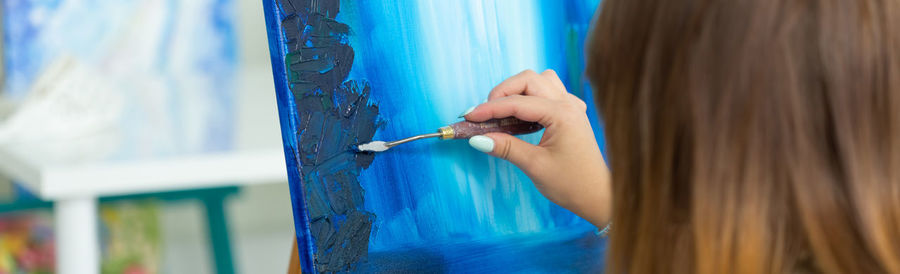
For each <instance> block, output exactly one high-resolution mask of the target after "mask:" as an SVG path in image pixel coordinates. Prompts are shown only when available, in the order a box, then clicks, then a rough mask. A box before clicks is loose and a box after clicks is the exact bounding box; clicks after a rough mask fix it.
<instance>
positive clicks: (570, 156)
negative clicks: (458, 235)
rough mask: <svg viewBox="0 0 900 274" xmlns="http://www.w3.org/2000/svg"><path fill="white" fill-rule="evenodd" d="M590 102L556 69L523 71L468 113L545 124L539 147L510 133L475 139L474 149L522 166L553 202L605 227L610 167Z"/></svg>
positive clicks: (473, 117) (471, 116)
mask: <svg viewBox="0 0 900 274" xmlns="http://www.w3.org/2000/svg"><path fill="white" fill-rule="evenodd" d="M586 109H587V107H586V105H585V104H584V101H581V99H578V97H575V96H574V95H572V94H570V93H568V92H567V91H566V87H565V86H564V85H563V83H562V81H560V80H559V76H557V75H556V72H554V71H552V70H546V71H544V72H543V73H541V74H538V73H535V72H534V71H531V70H526V71H523V72H522V73H519V74H518V75H516V76H513V77H510V78H509V79H506V80H505V81H503V82H502V83H500V84H499V85H497V87H495V88H494V89H493V90H492V91H491V94H490V95H489V97H488V102H486V103H484V104H481V105H479V106H477V107H476V108H474V109H472V110H471V111H470V112H468V113H466V114H464V116H465V118H466V120H469V121H473V122H482V121H485V120H488V119H492V118H506V117H510V116H514V117H516V118H519V119H521V120H524V121H529V122H538V123H540V124H541V125H543V126H544V127H545V130H544V135H543V137H542V138H541V142H540V144H538V145H537V146H535V145H532V144H529V143H527V142H525V141H522V140H520V139H518V138H516V137H513V136H510V135H508V134H504V133H489V134H486V135H484V136H475V137H472V138H471V139H469V144H471V145H472V147H474V148H476V149H478V150H480V151H482V152H486V153H488V154H490V155H493V156H496V157H500V158H503V159H506V160H509V161H510V162H512V163H513V164H515V165H516V166H518V167H519V168H520V169H522V171H524V172H525V174H527V175H528V177H530V178H531V180H532V181H534V185H535V186H536V187H537V189H538V190H540V191H541V193H542V194H544V196H546V197H547V199H550V201H552V202H554V203H556V204H558V205H560V206H562V207H564V208H566V209H568V210H571V211H572V212H573V213H575V214H577V215H579V216H581V217H582V218H585V219H586V220H588V221H589V222H591V223H592V224H594V225H596V226H598V227H603V226H605V225H606V224H607V222H608V221H609V218H610V208H611V205H612V201H611V195H610V193H611V188H610V175H609V168H608V167H607V166H606V162H605V161H604V160H603V156H602V155H601V154H600V148H599V147H598V146H597V142H596V139H594V131H593V130H592V129H591V124H590V122H589V120H588V117H587V114H586V113H585V111H586Z"/></svg>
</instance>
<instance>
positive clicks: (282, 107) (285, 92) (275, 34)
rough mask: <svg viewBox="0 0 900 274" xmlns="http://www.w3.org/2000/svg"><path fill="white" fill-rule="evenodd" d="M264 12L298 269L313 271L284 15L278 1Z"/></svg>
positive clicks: (271, 0)
mask: <svg viewBox="0 0 900 274" xmlns="http://www.w3.org/2000/svg"><path fill="white" fill-rule="evenodd" d="M262 2H263V12H264V15H265V18H266V33H267V36H268V40H269V41H268V42H269V56H270V58H271V62H272V76H273V80H274V82H275V95H276V99H277V104H278V120H279V122H280V125H281V137H282V142H283V144H284V158H285V162H286V166H287V173H288V185H289V187H290V192H291V193H290V195H291V206H292V209H293V216H294V230H295V237H296V240H297V248H298V251H299V252H298V255H299V257H300V258H299V260H300V268H301V271H302V272H307V273H315V272H317V271H316V266H315V263H314V259H315V245H314V243H313V239H312V235H311V234H310V231H309V223H310V222H309V216H308V214H307V209H306V199H305V197H303V192H302V190H301V189H298V188H300V187H302V185H303V179H302V177H301V175H300V173H299V169H298V168H297V167H298V165H297V154H296V151H295V148H296V144H297V142H296V139H295V136H296V132H297V130H296V129H295V126H296V125H295V124H294V123H293V121H294V120H295V118H296V117H297V114H296V110H295V109H294V106H293V104H292V102H293V98H292V95H291V92H290V88H289V87H288V83H287V78H286V75H287V70H286V68H285V63H284V62H285V61H284V60H285V51H286V46H285V43H284V35H283V29H282V26H281V20H278V19H279V18H281V17H283V15H282V12H281V8H280V7H279V6H278V3H277V0H262Z"/></svg>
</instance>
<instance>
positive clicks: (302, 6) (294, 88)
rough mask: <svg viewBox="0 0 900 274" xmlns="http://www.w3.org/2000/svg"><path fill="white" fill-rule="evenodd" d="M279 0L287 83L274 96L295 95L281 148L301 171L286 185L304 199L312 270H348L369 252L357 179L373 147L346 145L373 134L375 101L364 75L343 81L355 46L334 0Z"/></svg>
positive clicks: (367, 218)
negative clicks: (289, 136) (360, 149)
mask: <svg viewBox="0 0 900 274" xmlns="http://www.w3.org/2000/svg"><path fill="white" fill-rule="evenodd" d="M278 3H279V4H280V5H279V6H280V7H281V9H280V12H279V13H278V14H280V15H281V17H280V18H279V19H280V25H281V27H282V35H283V37H284V38H285V40H283V41H284V43H283V46H286V51H285V52H286V54H284V59H283V62H284V67H281V68H279V71H284V72H285V73H286V75H287V77H286V78H284V79H279V80H283V81H286V82H287V84H288V87H289V91H290V95H289V96H281V97H280V98H279V99H285V97H290V98H293V103H294V105H293V110H294V111H293V112H291V114H296V116H293V117H292V118H291V119H290V120H291V121H288V123H291V124H292V125H291V127H290V128H292V129H294V128H296V131H294V132H291V134H292V135H293V134H296V136H297V137H296V139H290V141H291V143H290V145H289V146H288V149H287V150H288V151H289V152H290V154H289V155H291V154H292V155H294V156H295V157H296V159H295V160H294V161H293V162H292V164H295V166H291V167H292V168H293V167H296V168H297V169H298V170H299V173H300V174H299V175H300V180H299V182H300V184H299V185H296V184H294V185H292V192H294V193H296V191H297V190H300V192H302V196H303V198H304V199H305V202H306V203H305V212H304V213H303V214H302V216H304V217H305V220H304V221H306V222H308V223H309V224H308V226H307V227H304V228H305V229H308V234H309V235H310V237H309V238H307V241H308V242H307V243H306V244H307V246H308V247H312V255H313V258H312V263H313V264H312V268H311V270H313V271H327V272H333V271H347V270H351V268H352V267H353V266H355V264H356V263H357V262H359V261H360V259H362V258H364V257H365V256H366V255H367V254H368V245H369V235H370V233H371V230H372V223H373V221H374V219H375V215H374V214H373V213H371V212H368V211H365V210H363V198H364V197H363V195H364V191H363V189H362V187H361V186H360V184H359V180H358V179H357V177H359V172H360V170H362V169H363V168H365V167H368V166H369V164H370V163H371V162H372V160H373V158H374V155H372V154H362V153H355V152H354V151H352V150H350V149H349V148H352V147H353V146H354V145H355V144H359V143H361V142H366V141H370V140H371V139H372V136H373V135H374V134H375V128H376V127H377V125H378V121H377V117H378V107H377V106H376V105H374V104H372V103H370V100H369V93H370V87H369V86H368V84H367V83H365V82H358V81H352V80H351V81H346V79H347V75H348V74H349V72H350V69H351V68H352V67H353V48H352V47H350V46H349V45H348V40H347V35H348V34H349V27H348V26H347V25H346V24H343V23H341V22H338V21H336V20H335V17H336V16H337V14H338V9H339V7H340V3H339V1H336V0H335V1H309V0H303V1H295V0H284V1H278ZM270 19H274V18H270ZM283 49H284V48H282V50H283ZM286 91H287V90H284V89H281V91H280V92H282V93H283V92H286ZM284 95H287V94H284ZM288 107H290V106H288ZM294 123H296V124H294ZM286 140H287V139H286ZM295 181H296V180H295ZM295 196H296V195H295ZM307 254H310V253H307ZM307 261H308V260H307Z"/></svg>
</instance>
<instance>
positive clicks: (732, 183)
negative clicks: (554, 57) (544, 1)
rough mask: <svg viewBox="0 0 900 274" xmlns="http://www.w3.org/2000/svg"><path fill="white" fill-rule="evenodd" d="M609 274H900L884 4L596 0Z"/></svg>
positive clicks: (892, 62) (899, 59)
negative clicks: (609, 200)
mask: <svg viewBox="0 0 900 274" xmlns="http://www.w3.org/2000/svg"><path fill="white" fill-rule="evenodd" d="M596 20H597V21H596V22H595V26H594V28H595V29H594V30H593V33H592V35H591V37H590V38H589V41H588V44H589V45H588V52H587V55H588V68H587V74H588V78H589V79H590V80H591V83H592V85H593V86H594V89H595V92H596V98H597V105H598V106H599V107H600V109H601V111H600V112H601V116H602V118H603V120H604V123H605V131H606V133H607V140H608V146H609V150H608V151H609V155H608V156H609V161H610V169H611V171H612V188H613V197H614V198H613V232H612V234H611V235H610V247H609V252H608V253H609V255H608V258H607V262H608V269H607V270H608V272H609V273H628V274H636V273H785V272H788V273H810V272H811V273H900V1H897V0H868V1H867V0H681V1H676V0H604V1H603V4H602V7H601V9H600V14H599V17H598V18H597V19H596Z"/></svg>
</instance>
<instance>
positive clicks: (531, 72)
mask: <svg viewBox="0 0 900 274" xmlns="http://www.w3.org/2000/svg"><path fill="white" fill-rule="evenodd" d="M519 74H521V75H524V76H534V75H537V72H535V71H534V70H531V69H526V70H523V71H522V72H521V73H519Z"/></svg>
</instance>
